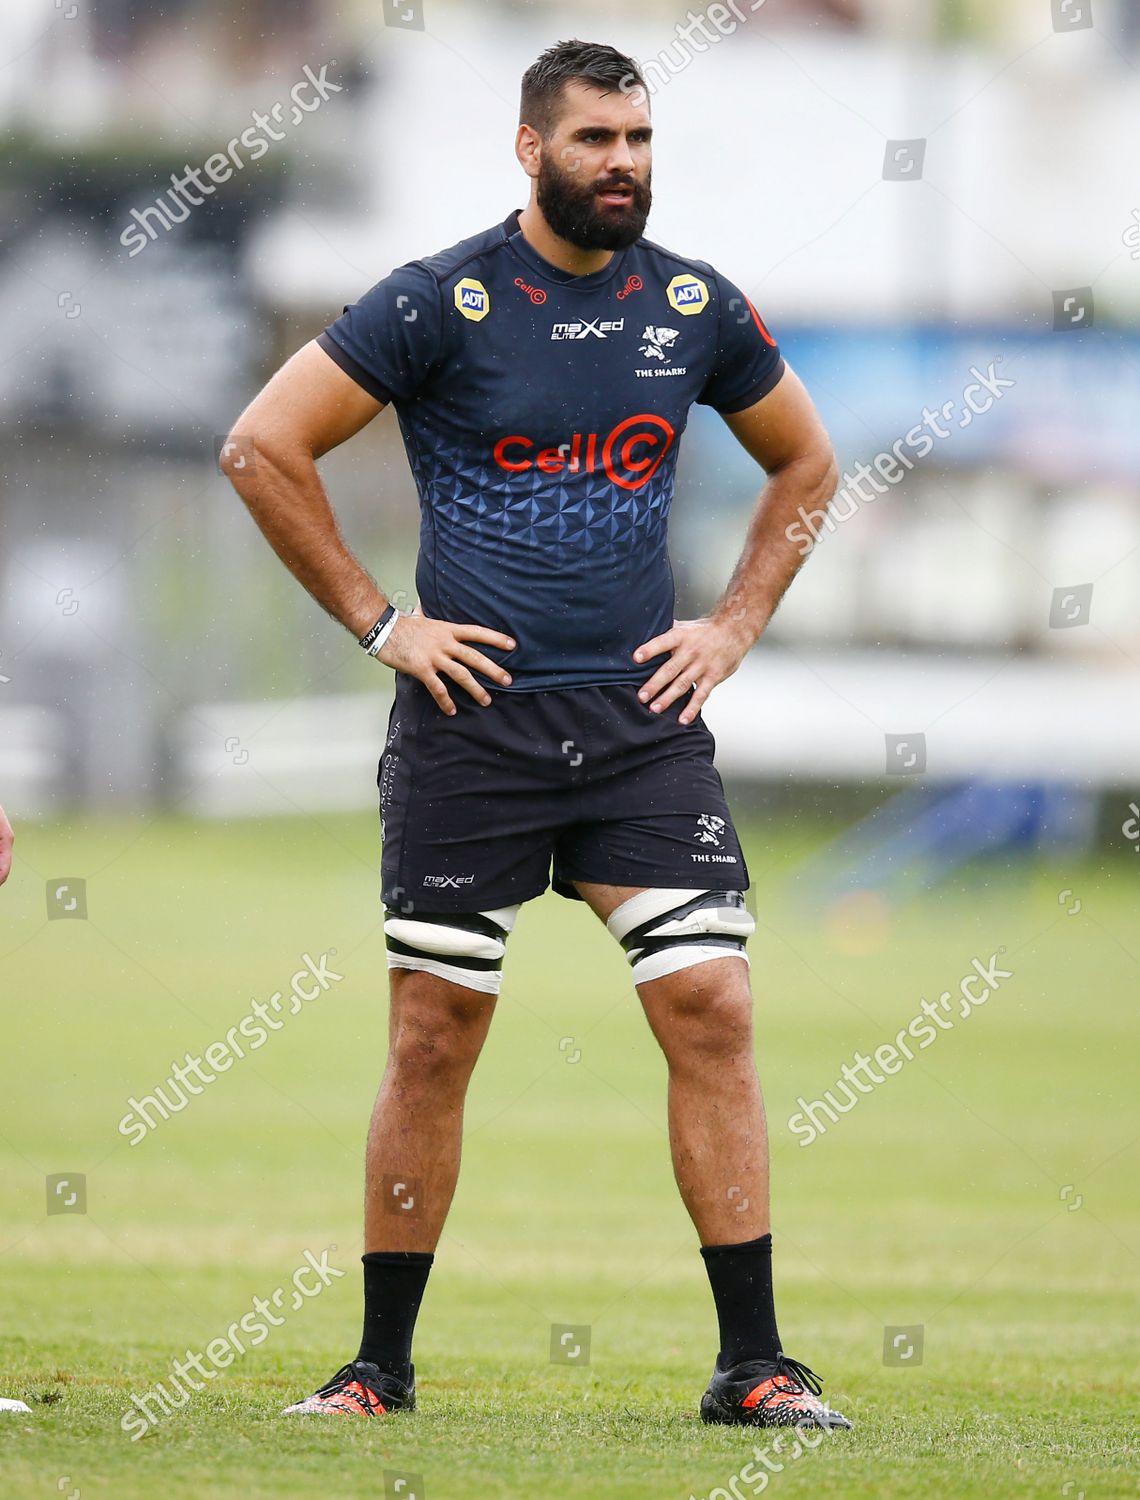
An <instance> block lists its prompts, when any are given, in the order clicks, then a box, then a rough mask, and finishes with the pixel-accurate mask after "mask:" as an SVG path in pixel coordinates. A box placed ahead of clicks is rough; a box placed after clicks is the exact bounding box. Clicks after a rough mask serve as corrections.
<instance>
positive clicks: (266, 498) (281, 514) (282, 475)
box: [222, 444, 388, 638]
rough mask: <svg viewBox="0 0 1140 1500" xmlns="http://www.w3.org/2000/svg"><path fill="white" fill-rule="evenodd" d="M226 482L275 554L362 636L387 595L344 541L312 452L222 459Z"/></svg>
mask: <svg viewBox="0 0 1140 1500" xmlns="http://www.w3.org/2000/svg"><path fill="white" fill-rule="evenodd" d="M222 466H223V469H224V471H225V473H226V474H227V476H228V478H229V480H230V483H231V484H232V485H233V487H234V489H236V490H237V492H238V494H239V495H240V496H241V498H242V499H243V500H244V501H245V504H246V506H247V507H248V509H249V512H250V514H251V515H252V517H253V519H254V520H255V521H256V522H257V525H258V527H259V528H260V529H261V532H262V533H263V535H264V536H265V538H266V539H267V541H268V542H269V544H270V546H271V547H272V548H273V550H274V552H276V553H277V556H278V557H279V558H280V559H281V561H282V562H283V563H284V564H285V566H286V567H287V568H288V569H289V571H290V572H291V573H292V574H293V576H294V577H295V578H296V579H297V580H298V581H299V582H300V583H302V584H304V586H305V588H306V589H308V591H309V593H310V594H312V596H313V598H314V599H315V600H316V601H317V603H318V604H320V605H321V606H322V607H323V608H324V609H326V610H327V611H328V612H329V614H330V615H332V617H333V618H334V619H335V620H339V621H340V623H341V624H342V625H343V626H345V628H346V629H348V630H350V631H351V632H352V634H353V635H355V636H356V637H358V638H359V637H360V636H362V635H363V634H364V633H365V632H366V631H367V630H368V629H369V628H370V627H371V626H372V625H373V624H374V623H375V622H376V620H377V618H378V617H379V616H380V615H381V614H382V613H383V611H384V610H385V609H386V607H387V604H388V600H387V599H386V598H385V596H384V594H383V592H382V591H381V590H380V588H379V587H378V586H377V585H376V583H375V581H374V580H373V579H372V578H371V577H370V576H369V574H368V573H367V572H366V571H365V569H364V568H363V567H361V565H360V563H358V562H357V560H356V558H354V557H353V555H352V553H351V552H350V551H349V550H348V547H347V546H346V545H345V542H344V539H343V537H342V536H341V534H340V530H339V528H338V527H337V524H336V517H335V516H334V515H333V510H332V506H331V505H330V504H329V499H328V495H327V494H326V493H325V488H324V485H323V484H322V483H321V478H320V475H319V474H318V473H317V466H316V464H315V462H314V461H313V459H312V457H311V456H310V455H309V454H308V453H305V452H303V451H301V452H296V453H289V454H279V453H267V452H265V451H264V450H263V449H261V448H259V447H257V446H256V444H255V452H254V455H253V462H252V463H247V465H246V467H244V468H241V469H239V468H237V467H236V464H235V460H234V459H223V465H222Z"/></svg>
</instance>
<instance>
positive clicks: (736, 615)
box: [713, 456, 838, 644]
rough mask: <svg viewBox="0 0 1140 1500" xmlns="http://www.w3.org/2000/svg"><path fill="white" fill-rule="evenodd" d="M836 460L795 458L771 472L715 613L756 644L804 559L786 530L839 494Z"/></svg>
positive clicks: (798, 546) (820, 509) (820, 508)
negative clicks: (738, 558)
mask: <svg viewBox="0 0 1140 1500" xmlns="http://www.w3.org/2000/svg"><path fill="white" fill-rule="evenodd" d="M837 482H838V474H837V471H836V468H835V463H834V460H833V459H832V460H828V461H824V460H822V459H820V458H817V457H814V456H813V457H810V458H803V459H797V460H794V461H793V462H792V463H789V464H787V465H785V467H784V468H782V469H778V470H777V471H776V472H775V473H774V474H772V475H771V476H770V478H769V480H768V483H767V484H766V485H765V486H764V489H763V491H762V493H761V495H760V500H759V502H758V504H757V506H756V510H755V512H754V514H753V516H752V520H751V522H750V523H749V527H748V535H747V537H746V539H745V542H744V550H743V551H742V553H741V554H740V561H739V562H738V563H737V564H736V568H735V569H734V571H733V574H732V578H731V579H730V581H729V584H728V587H727V588H726V589H725V591H724V595H723V597H722V599H721V601H720V603H719V604H718V605H717V607H716V609H715V610H714V611H713V614H714V616H715V617H716V618H718V619H723V620H728V621H731V622H733V624H735V625H738V626H739V627H740V628H741V629H742V630H743V631H744V632H745V633H746V634H747V636H748V639H749V644H751V643H752V642H754V641H755V640H756V639H757V637H758V636H759V635H760V633H761V631H763V629H764V627H765V626H766V625H767V623H768V621H769V620H770V619H771V618H772V616H773V615H774V614H775V612H776V606H777V605H778V604H779V602H780V600H781V599H782V598H783V596H784V594H785V592H786V591H787V588H788V585H789V584H790V583H791V581H792V579H793V578H794V577H795V576H796V574H797V573H798V572H799V569H800V566H801V564H802V563H803V561H804V557H805V556H806V554H805V552H804V551H803V549H802V547H801V546H800V545H799V544H798V543H797V542H795V541H793V540H792V539H791V538H790V537H789V536H788V532H789V530H790V529H792V528H793V526H794V524H795V522H796V521H797V520H798V519H799V517H800V513H801V507H802V508H803V510H804V511H805V512H806V513H807V514H809V515H810V514H811V513H812V512H813V511H822V510H824V509H825V508H826V506H827V503H828V501H829V500H830V499H831V497H832V496H833V495H834V493H835V486H836V483H837Z"/></svg>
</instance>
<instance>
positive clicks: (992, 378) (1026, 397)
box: [692, 324, 1140, 484]
mask: <svg viewBox="0 0 1140 1500" xmlns="http://www.w3.org/2000/svg"><path fill="white" fill-rule="evenodd" d="M776 331H777V336H778V338H779V340H780V346H781V349H782V350H783V352H784V354H785V355H786V357H787V359H788V362H789V364H790V365H792V367H793V368H794V369H795V371H796V373H797V374H798V375H799V376H800V378H801V379H802V380H803V381H804V383H805V385H806V386H807V387H808V390H809V391H810V392H811V394H812V397H813V399H814V400H815V403H816V405H817V406H818V408H819V410H820V412H821V414H822V416H823V419H824V421H825V422H826V424H827V428H828V431H829V432H830V434H831V438H832V442H833V444H834V445H835V450H836V453H837V454H838V457H839V463H840V468H841V469H846V468H848V467H849V466H851V465H853V464H857V463H859V462H860V461H862V462H865V463H871V462H873V460H874V458H875V456H876V455H878V454H880V453H883V454H886V453H890V452H891V451H892V449H893V448H894V447H895V445H896V444H898V443H900V441H902V443H903V447H902V451H903V452H904V453H906V454H908V456H910V457H911V458H912V459H914V461H915V466H916V467H918V466H919V465H920V464H923V465H938V466H955V465H966V466H974V467H976V466H979V465H991V464H996V465H1004V466H1008V467H1010V468H1015V469H1018V470H1020V471H1022V472H1024V473H1028V474H1031V475H1036V476H1038V477H1040V478H1041V479H1042V480H1045V481H1048V482H1058V481H1060V482H1065V481H1079V482H1081V483H1088V482H1089V481H1090V480H1091V481H1094V482H1095V481H1096V480H1098V479H1099V480H1109V481H1120V480H1126V481H1130V482H1135V481H1136V479H1137V476H1138V475H1140V335H1138V334H1133V333H1124V332H1120V331H1118V330H1116V329H1107V330H1105V329H1098V328H1095V327H1092V328H1073V329H1071V330H1065V331H1060V332H1053V331H1045V330H1042V329H1040V328H1020V327H1016V326H1008V325H1006V326H999V325H995V326H992V327H990V326H983V327H971V328H953V327H945V326H921V327H910V328H899V327H895V328H884V327H882V326H871V325H868V326H866V327H842V328H834V327H833V328H827V329H824V328H819V327H813V326H809V325H804V324H796V325H784V326H782V327H778V328H777V330H776ZM1007 382H1012V384H1008V383H1007ZM979 386H980V389H979V388H978V387H979ZM971 388H973V389H971ZM971 402H972V403H973V407H975V408H976V407H981V408H983V409H981V410H975V409H972V407H971V404H970V403H971ZM924 411H925V412H926V413H927V414H928V415H927V416H926V417H924ZM711 416H712V414H711V413H709V412H707V410H706V409H704V408H702V409H700V410H699V411H697V412H694V420H693V423H692V434H693V444H694V446H696V447H702V446H703V445H704V444H705V443H707V442H709V441H714V440H715V441H717V446H718V448H722V452H721V453H720V454H719V455H718V456H719V457H724V456H725V455H724V453H723V445H722V443H721V442H720V440H716V439H714V438H713V428H712V425H711V423H710V421H709V420H708V419H709V418H710V417H711ZM916 429H918V430H917V431H916ZM908 434H912V437H911V440H910V441H909V442H908V441H906V438H907V435H908ZM924 434H925V436H924ZM943 434H944V435H943ZM741 456H742V460H743V462H742V465H741V469H742V472H745V471H746V472H747V474H748V479H749V483H753V484H754V470H753V469H752V468H751V464H750V461H749V460H748V459H747V457H746V456H745V455H743V454H742V455H741ZM733 467H735V465H733Z"/></svg>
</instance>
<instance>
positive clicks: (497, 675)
mask: <svg viewBox="0 0 1140 1500" xmlns="http://www.w3.org/2000/svg"><path fill="white" fill-rule="evenodd" d="M469 641H479V642H480V643H481V644H482V645H485V646H498V647H499V649H500V650H502V651H513V650H514V649H515V642H514V641H513V640H512V639H511V638H510V636H509V635H503V634H502V632H501V631H498V630H488V629H487V627H486V626H485V625H453V624H451V623H450V621H448V620H429V619H428V618H427V616H426V615H421V614H419V613H418V612H417V611H415V610H413V611H412V613H411V614H410V615H402V616H401V617H400V619H399V620H398V621H397V622H396V625H395V627H394V628H393V630H392V634H391V635H390V636H389V637H388V639H387V641H386V642H385V644H384V648H383V650H382V651H381V652H380V660H381V661H382V662H383V663H384V665H385V666H388V667H393V668H394V669H395V670H396V671H397V672H406V673H407V674H408V676H409V677H418V678H419V680H420V681H421V682H422V683H423V685H424V686H425V687H426V688H427V690H428V692H429V693H430V694H431V695H432V697H433V698H434V699H435V701H436V702H437V703H438V704H439V706H440V708H441V709H442V710H443V712H444V713H445V714H449V715H450V714H454V712H455V704H454V703H453V702H452V701H451V699H450V697H449V696H448V692H447V688H446V686H445V685H444V681H443V678H444V677H445V676H446V677H450V678H451V680H452V682H455V683H457V684H458V685H459V686H460V687H461V688H463V689H464V691H465V692H468V693H470V694H471V696H472V698H474V699H475V701H476V703H481V704H482V705H483V707H484V708H486V707H487V706H488V704H489V703H490V702H491V695H490V693H489V692H488V691H487V689H486V688H485V687H484V686H483V684H482V683H481V682H477V681H476V680H475V678H474V677H473V676H472V675H471V672H472V670H474V671H476V672H482V673H483V675H484V676H485V677H489V678H490V679H491V681H492V682H497V683H498V684H499V686H500V687H510V685H511V674H510V673H509V672H508V671H506V669H505V668H503V667H500V666H498V665H497V664H496V663H495V662H493V661H492V660H491V659H490V657H488V656H484V655H483V653H482V652H481V651H476V650H475V648H474V646H471V645H468V644H467V642H469Z"/></svg>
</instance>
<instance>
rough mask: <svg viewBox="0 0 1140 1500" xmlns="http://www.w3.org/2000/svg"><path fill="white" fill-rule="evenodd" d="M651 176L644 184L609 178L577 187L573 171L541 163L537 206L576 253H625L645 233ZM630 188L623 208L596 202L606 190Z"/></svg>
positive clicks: (558, 234) (550, 162) (650, 205)
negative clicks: (596, 251) (618, 251)
mask: <svg viewBox="0 0 1140 1500" xmlns="http://www.w3.org/2000/svg"><path fill="white" fill-rule="evenodd" d="M651 184H652V175H650V176H649V177H647V178H646V179H645V181H644V182H637V181H636V180H635V179H633V178H630V177H624V178H611V179H607V180H606V181H603V182H594V183H591V184H590V185H589V186H579V184H578V180H577V177H576V175H575V174H574V173H572V172H564V171H563V170H562V168H561V167H559V166H556V165H555V163H554V162H552V161H549V160H545V159H544V160H543V161H542V162H541V163H540V164H539V172H538V206H539V208H540V209H541V210H542V214H543V217H544V218H545V219H546V222H547V223H548V224H549V225H550V227H551V229H552V230H553V231H554V233H555V234H556V235H557V236H558V238H559V239H562V240H566V241H567V242H568V243H569V244H571V245H575V246H577V248H578V249H579V250H628V249H629V247H630V245H634V244H636V243H637V241H638V240H639V239H640V238H641V236H642V235H643V234H644V233H645V224H646V220H647V219H648V218H649V210H650V208H651V207H652V205H653V191H652V186H651ZM618 186H630V187H632V188H633V197H632V198H631V199H630V201H629V203H628V204H627V205H626V207H624V208H615V207H612V206H607V205H606V204H603V203H599V201H598V193H599V191H600V190H604V189H605V188H612V187H618Z"/></svg>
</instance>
